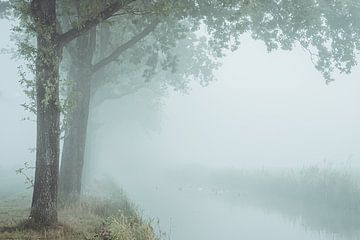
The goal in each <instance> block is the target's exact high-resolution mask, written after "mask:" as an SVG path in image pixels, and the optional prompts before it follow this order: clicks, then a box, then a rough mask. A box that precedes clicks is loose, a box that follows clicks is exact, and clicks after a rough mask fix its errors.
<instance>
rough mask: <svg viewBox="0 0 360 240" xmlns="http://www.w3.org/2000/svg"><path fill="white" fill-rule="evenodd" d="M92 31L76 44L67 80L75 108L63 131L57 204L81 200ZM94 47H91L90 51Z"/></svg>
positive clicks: (80, 38) (89, 87) (93, 32)
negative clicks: (69, 78) (58, 201)
mask: <svg viewBox="0 0 360 240" xmlns="http://www.w3.org/2000/svg"><path fill="white" fill-rule="evenodd" d="M94 34H95V29H94V30H92V31H91V32H90V33H88V34H85V35H84V36H81V37H79V39H78V40H77V49H78V50H77V51H78V52H77V56H78V59H73V61H72V62H73V65H72V69H71V71H70V77H71V80H72V81H73V89H72V91H73V93H74V95H75V104H74V106H73V108H72V109H71V111H70V115H69V116H67V117H68V125H67V127H66V130H65V138H64V145H63V151H62V156H61V169H60V193H59V194H60V200H61V201H63V202H64V203H68V202H71V201H76V200H78V199H79V197H80V193H81V183H82V181H81V180H82V172H83V165H84V155H85V144H86V134H87V125H88V117H89V102H90V94H91V92H90V91H91V74H90V70H91V69H90V68H91V66H92V65H91V63H92V57H93V53H94V50H93V47H94V44H95V43H94V41H95V39H94ZM92 46H93V47H92Z"/></svg>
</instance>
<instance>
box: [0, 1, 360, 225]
mask: <svg viewBox="0 0 360 240" xmlns="http://www.w3.org/2000/svg"><path fill="white" fill-rule="evenodd" d="M10 2H11V3H12V6H13V7H12V9H14V10H15V12H14V13H15V14H16V16H17V17H18V18H19V19H20V20H21V21H20V25H19V27H20V30H21V29H22V30H24V31H23V33H25V35H26V36H27V38H35V39H36V42H37V44H36V45H35V46H34V45H32V44H30V45H29V44H24V43H21V44H20V47H21V48H20V53H22V54H25V57H26V58H27V59H28V60H32V57H33V58H34V62H35V64H34V67H33V68H34V74H35V84H34V86H35V91H33V92H34V93H35V97H36V111H37V150H36V173H35V186H34V195H33V201H32V208H31V216H32V219H33V220H34V222H35V223H39V224H42V225H51V224H55V223H56V219H57V217H56V205H57V200H56V198H57V181H58V165H59V136H60V127H59V124H60V110H61V109H60V104H59V102H60V100H59V66H60V63H61V60H62V53H63V48H64V46H65V45H67V44H69V42H71V41H72V40H74V39H76V38H77V37H79V36H80V35H83V34H87V33H88V32H89V31H90V30H91V29H92V28H94V27H95V26H97V25H98V24H99V23H101V22H103V21H104V20H106V19H109V18H110V17H114V15H126V14H128V15H132V14H140V15H144V14H145V15H148V14H153V15H156V16H157V17H158V18H159V19H162V18H165V17H166V18H167V19H173V20H184V19H191V23H192V29H193V31H197V30H199V29H200V28H201V26H204V28H205V30H206V32H207V35H208V41H207V43H208V44H209V46H211V47H212V51H213V52H214V53H216V56H218V57H221V56H223V55H224V50H225V49H236V48H237V47H238V45H239V43H240V36H241V34H242V33H244V32H249V33H250V34H251V35H252V37H253V38H254V39H259V40H262V41H264V42H265V44H266V45H267V47H268V49H269V50H273V49H277V48H282V49H287V50H291V49H292V48H293V47H294V46H295V45H296V44H299V45H300V46H302V47H303V48H304V49H306V50H307V51H309V53H310V55H311V56H312V58H313V61H314V64H315V66H316V67H317V69H318V70H319V71H321V72H322V74H323V76H324V77H325V78H326V79H327V80H328V81H330V80H332V79H333V78H332V75H331V73H332V72H333V71H334V70H339V71H340V72H345V73H348V72H350V70H351V68H352V67H353V66H354V65H355V64H356V53H357V52H358V51H359V50H360V11H359V9H360V6H359V3H358V1H355V0H341V1H340V0H325V1H318V0H306V1H304V0H280V1H279V0H256V1H255V0H241V1H239V0H195V1H188V0H179V1H173V0H160V1H145V0H102V1H100V0H89V1H86V3H87V12H86V14H84V15H83V16H84V17H83V18H82V19H81V20H80V21H76V22H74V24H73V25H71V26H69V27H68V28H65V29H63V31H61V30H60V29H62V28H61V27H60V26H59V23H60V22H61V19H60V18H59V13H60V12H61V11H58V10H59V9H58V8H59V6H60V5H61V4H64V5H66V4H71V3H72V2H73V1H70V0H31V1H28V0H11V1H10ZM69 6H70V5H69ZM2 12H3V11H2ZM61 13H62V12H61ZM162 34H163V36H165V35H166V34H167V33H166V31H165V32H162ZM25 39H26V38H25ZM28 52H30V53H31V54H30V55H29V54H28ZM148 73H149V74H151V72H148ZM30 93H31V91H30Z"/></svg>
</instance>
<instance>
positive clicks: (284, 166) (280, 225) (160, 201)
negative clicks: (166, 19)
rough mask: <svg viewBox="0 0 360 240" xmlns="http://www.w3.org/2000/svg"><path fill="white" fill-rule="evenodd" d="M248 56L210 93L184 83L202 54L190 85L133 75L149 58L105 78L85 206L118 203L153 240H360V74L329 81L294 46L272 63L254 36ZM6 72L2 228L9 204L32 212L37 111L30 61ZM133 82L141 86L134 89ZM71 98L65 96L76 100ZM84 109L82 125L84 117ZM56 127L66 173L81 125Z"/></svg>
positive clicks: (6, 33) (2, 39) (159, 75)
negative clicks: (22, 69)
mask: <svg viewBox="0 0 360 240" xmlns="http://www.w3.org/2000/svg"><path fill="white" fill-rule="evenodd" d="M13 24H14V22H11V21H10V20H6V19H2V20H0V29H1V31H2V34H1V36H0V46H1V47H2V48H4V49H7V50H9V49H12V48H16V45H15V40H14V38H13V37H11V36H12V33H11V31H10V28H11V25H13ZM131 24H133V23H131ZM109 31H110V30H109ZM164 32H165V31H164ZM168 34H171V33H168ZM159 35H160V34H159ZM199 35H200V33H199V31H198V32H196V33H195V34H193V35H191V34H189V36H191V37H188V38H189V39H192V38H197V37H199ZM156 37H159V36H157V35H156V36H154V37H153V38H154V39H155V42H156V40H157V38H156ZM114 38H115V39H116V36H115V37H114ZM159 38H161V36H160V37H159ZM199 38H200V37H199ZM151 40H153V39H151ZM112 41H114V40H113V39H112ZM179 42H180V43H179V45H180V46H181V44H184V45H186V44H185V43H182V42H181V41H180V40H179ZM199 42H201V41H200V40H199ZM240 42H241V44H240V45H239V46H238V49H237V50H235V51H230V50H229V49H226V50H224V53H225V54H224V56H223V57H221V58H219V59H218V61H219V62H218V63H219V65H218V68H217V69H211V70H213V71H214V72H213V75H214V78H213V79H212V78H211V79H210V76H209V80H208V81H205V82H204V81H202V80H199V79H200V78H202V77H204V76H203V75H205V77H204V78H205V79H206V73H207V71H208V69H203V70H201V71H202V73H196V74H197V75H196V74H195V73H194V74H192V75H191V74H190V73H189V76H187V72H189V71H190V69H192V68H191V67H192V66H191V65H194V67H195V68H197V67H199V66H203V65H202V64H199V66H198V65H196V64H198V62H195V61H194V62H192V60H193V59H194V56H195V53H194V56H192V55H191V54H190V53H188V52H187V53H186V54H185V55H187V56H189V57H184V58H181V57H179V59H180V60H178V62H179V63H180V64H179V65H180V67H179V69H177V70H178V71H180V72H181V71H183V72H185V73H184V74H183V73H179V75H176V76H175V77H174V80H170V79H171V78H172V75H171V74H174V73H173V72H172V73H171V71H169V72H167V71H168V69H167V68H164V69H165V70H164V69H162V68H160V67H158V66H156V67H154V66H152V65H151V64H150V65H146V64H143V65H146V66H147V67H149V69H152V68H153V69H155V70H154V74H153V75H150V77H149V79H146V76H145V74H143V72H144V73H146V71H147V69H146V68H145V70H144V69H143V68H142V67H138V65H136V64H139V63H140V64H142V62H141V61H140V60H139V61H138V60H137V58H140V57H139V56H140V55H141V53H142V52H141V51H148V50H147V49H148V48H146V47H147V46H144V47H138V48H135V50H133V51H132V52H131V51H129V53H127V54H128V55H125V57H124V59H121V60H119V63H113V65H109V66H110V67H109V69H111V70H112V72H110V71H109V74H108V75H109V76H106V77H103V78H104V79H105V78H106V79H110V78H111V77H113V79H110V80H109V81H108V82H107V83H106V85H104V86H100V87H98V89H96V91H95V90H94V91H93V92H91V94H92V95H91V99H90V100H89V102H90V103H89V106H90V107H89V113H88V114H89V116H88V119H86V120H87V123H86V126H85V129H87V133H86V134H85V136H86V137H85V140H84V146H85V147H84V149H85V150H84V157H83V158H84V163H83V166H82V165H81V166H82V167H83V172H82V176H81V175H80V177H78V178H80V180H79V181H80V188H81V191H80V190H79V194H80V192H81V196H87V195H88V194H89V195H94V196H97V197H99V198H102V197H104V196H105V195H106V194H107V195H111V196H112V194H113V193H114V192H117V191H118V190H119V189H121V190H120V191H121V192H123V193H124V194H125V195H126V196H127V197H128V198H129V199H130V201H131V202H133V203H134V205H135V208H136V209H137V211H139V213H140V215H141V216H143V217H144V218H145V219H150V220H149V222H150V224H151V226H153V229H155V231H156V235H157V238H156V239H171V240H180V239H198V240H212V239H214V240H215V239H229V240H230V239H249V240H260V239H279V240H282V239H284V240H285V239H294V240H296V239H299V240H300V239H301V240H304V239H309V240H320V239H336V240H338V239H339V240H340V239H344V240H348V239H349V240H350V239H360V218H359V216H360V215H359V214H358V213H359V212H360V208H359V207H360V204H359V201H360V175H359V171H360V148H359V146H360V123H359V119H360V94H359V93H360V82H359V79H360V69H359V67H358V66H357V65H355V66H354V67H353V68H352V69H351V72H350V73H349V74H340V73H339V72H337V71H334V73H333V76H332V77H333V78H334V81H327V80H328V79H325V78H324V75H326V74H324V73H323V72H322V71H321V70H319V69H317V68H316V67H314V61H312V59H311V56H310V54H309V51H307V50H306V49H304V48H303V47H302V46H301V44H299V43H298V42H297V43H295V44H294V48H293V49H292V50H291V51H288V50H281V49H277V50H274V51H268V50H269V47H268V46H267V45H266V44H264V42H263V41H261V39H260V40H259V39H258V40H254V37H253V36H252V35H251V34H247V33H245V34H243V35H241V38H240ZM143 44H144V45H146V44H145V43H143ZM98 45H101V44H98ZM109 45H111V44H109ZM199 45H201V44H199ZM76 46H77V45H76ZM149 46H150V45H149ZM196 46H198V45H196ZM144 49H145V50H144ZM187 49H188V51H192V50H191V49H190V50H189V48H187ZM204 49H205V50H206V49H207V48H204ZM150 50H153V49H150ZM205 50H204V51H205ZM172 51H173V52H175V53H176V54H177V53H181V51H182V48H181V47H179V48H175V50H172ZM184 51H185V50H184ZM209 51H210V50H209ZM69 52H70V51H69ZM199 52H200V50H199ZM205 52H206V51H205ZM201 53H202V52H201ZM164 55H165V54H164ZM94 56H95V57H94V58H95V59H96V58H100V57H99V56H101V54H100V53H99V54H97V55H96V54H95V55H94ZM159 56H160V57H159V58H161V57H163V55H159ZM63 58H64V59H65V60H66V61H69V62H70V63H67V62H66V61H65V60H64V62H66V64H63V65H64V66H63V65H61V68H60V73H61V74H62V72H65V73H69V74H71V71H72V70H71V66H72V63H71V61H70V60H68V58H69V59H71V52H70V53H68V52H65V53H64V56H63ZM128 58H129V59H130V58H135V60H131V59H130V60H128ZM144 58H145V57H144ZM213 58H214V56H212V55H211V56H210V57H208V59H210V60H209V62H212V61H214V62H215V60H214V59H213ZM149 59H151V56H150V57H149ZM191 59H192V60H191ZM356 60H357V61H359V60H360V58H359V56H358V55H356ZM127 61H128V62H127ZM0 62H1V64H2V68H1V77H2V81H1V84H0V110H1V118H0V146H1V151H0V159H1V161H0V181H1V184H0V227H1V224H2V223H3V222H6V221H4V220H3V217H8V216H7V215H6V214H8V210H7V208H6V211H5V210H4V209H5V206H7V205H6V204H5V203H6V202H11V201H12V200H11V199H13V198H24V199H25V200H26V201H30V198H31V192H32V189H33V187H34V185H33V184H34V183H33V182H31V181H30V183H31V184H30V185H32V186H29V179H34V177H35V171H34V167H35V165H36V154H35V153H36V139H37V131H36V126H37V125H36V115H35V114H33V113H31V112H29V111H28V110H26V109H25V108H24V107H23V106H22V104H24V103H26V102H29V98H28V96H26V94H25V93H24V86H22V85H21V83H20V81H21V80H20V76H19V68H18V66H22V65H25V64H26V61H24V60H23V59H21V58H20V59H16V58H14V57H13V56H12V54H10V53H6V52H5V53H3V54H1V55H0ZM94 62H96V61H94ZM200 62H201V61H200ZM135 63H136V64H135ZM115 64H119V65H120V66H121V64H122V65H126V66H127V67H123V68H122V67H118V66H117V65H115ZM209 64H210V63H209ZM188 65H190V66H188ZM315 65H316V64H315ZM181 66H184V67H183V68H182V67H181ZM169 68H171V67H169ZM199 68H200V67H199ZM214 68H215V67H214ZM26 71H28V70H26ZM191 71H193V70H191ZM199 71H200V70H199ZM174 72H175V71H174ZM194 72H195V71H194ZM27 73H28V74H29V75H31V73H30V71H28V72H27ZM65 73H64V74H63V75H61V74H60V75H61V77H60V79H61V78H62V77H63V78H64V79H65V78H67V77H68V75H67V74H65ZM97 74H99V73H97ZM117 75H119V77H116V76H117ZM209 75H210V74H209ZM184 76H185V77H184ZM196 76H198V78H199V79H197V78H196ZM94 78H95V79H101V78H102V77H101V75H100V74H99V76H98V75H95V77H94ZM183 78H184V79H185V80H184V81H181V80H178V79H183ZM114 79H115V80H114ZM119 79H120V80H119ZM144 79H145V80H144ZM189 79H191V80H189ZM193 79H195V80H193ZM116 81H118V82H119V84H117V83H116ZM126 81H128V82H126ZM64 82H66V81H65V80H64ZM129 82H130V83H131V82H135V83H138V84H137V85H135V87H134V89H131V86H130V87H129V86H128V85H130V84H129ZM143 83H145V84H146V85H144V86H145V87H142V85H141V84H143ZM138 85H139V86H140V87H139V88H137V86H138ZM64 86H65V87H64V89H65V90H64V91H63V92H61V91H60V96H66V97H68V96H71V90H69V89H71V87H68V85H66V84H64ZM127 88H129V89H130V90H129V91H128V92H125V93H122V92H121V91H120V90H121V89H127ZM119 89H120V90H119ZM111 94H112V95H114V96H115V95H116V97H113V96H112V95H111ZM66 97H64V98H66ZM60 99H61V101H63V100H62V99H63V98H62V97H60ZM70 102H71V101H70ZM65 104H66V101H64V105H65ZM70 109H71V108H70ZM79 109H80V110H79V112H76V111H77V110H75V111H73V113H74V112H75V113H78V115H79V116H80V115H82V114H83V112H82V111H81V110H83V109H82V108H81V107H80V108H79ZM61 114H62V115H63V116H62V117H61V121H63V122H64V123H63V124H64V129H65V130H64V129H62V132H61V138H60V148H59V152H60V153H61V152H62V153H61V154H60V156H62V157H63V158H61V157H60V159H62V160H61V161H60V165H61V164H63V161H64V160H63V159H64V156H66V154H65V153H66V152H65V153H64V151H63V150H64V149H66V145H65V143H64V142H65V141H66V139H67V138H70V137H69V136H72V135H71V134H69V133H68V132H67V131H70V130H69V129H72V128H71V127H68V128H67V125H66V124H67V122H66V120H67V115H66V114H69V115H70V116H71V114H72V112H71V110H70V111H68V112H65V113H63V112H61ZM69 119H71V118H69ZM69 122H70V123H71V120H70V121H69ZM74 126H77V127H74V129H78V128H79V126H81V124H80V125H74ZM85 131H86V130H85ZM80 133H81V132H80V131H79V133H77V132H76V133H74V136H75V137H74V139H75V140H76V136H77V135H78V134H80ZM75 140H72V142H71V144H72V145H73V146H74V147H73V148H75V149H77V148H78V147H79V146H80V145H81V144H80V145H76V144H77V143H76V141H75ZM71 144H70V145H71ZM69 149H71V147H70V148H69ZM80 155H81V154H80ZM81 156H82V155H81ZM24 164H25V165H24ZM24 166H25V167H24ZM27 166H31V167H27ZM76 167H77V165H73V166H72V167H69V169H72V168H74V169H75V168H76ZM19 169H22V170H21V171H20V172H19ZM61 171H63V169H62V168H61V167H60V187H59V192H61V191H62V186H61V184H62V182H61ZM24 173H25V175H24ZM28 178H29V179H28ZM81 181H82V182H81ZM59 195H61V193H59ZM2 205H3V206H2ZM2 210H4V211H2ZM26 210H29V209H28V208H26ZM5 212H6V213H5ZM2 215H4V216H2ZM60 216H62V215H61V214H60ZM1 233H2V231H0V239H2V238H1V237H2V236H1ZM34 236H35V235H34ZM104 239H105V238H104ZM111 239H118V238H111ZM119 239H120V238H119ZM146 239H148V238H146ZM154 239H155V238H154Z"/></svg>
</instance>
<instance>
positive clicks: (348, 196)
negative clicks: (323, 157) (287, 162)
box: [215, 167, 360, 238]
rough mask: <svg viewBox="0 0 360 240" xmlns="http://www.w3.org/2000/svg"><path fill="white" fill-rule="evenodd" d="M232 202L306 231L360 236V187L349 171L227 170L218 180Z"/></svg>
mask: <svg viewBox="0 0 360 240" xmlns="http://www.w3.org/2000/svg"><path fill="white" fill-rule="evenodd" d="M215 179H216V180H215V181H216V184H217V186H221V187H222V188H224V189H226V190H227V191H226V192H227V193H228V195H227V196H228V197H229V199H230V200H231V201H241V202H243V203H246V204H248V205H253V206H255V207H258V208H261V209H263V210H265V211H267V212H269V211H270V212H273V213H278V214H281V215H282V216H283V217H285V218H286V219H289V220H291V221H293V222H295V223H300V224H301V225H303V226H304V227H306V229H309V230H313V231H318V232H325V233H330V234H335V235H338V236H343V237H346V238H351V237H354V236H359V234H360V217H359V216H360V185H359V183H360V182H359V181H358V178H357V177H356V176H354V175H353V174H351V173H350V172H349V171H341V170H336V169H332V168H320V167H309V168H303V169H301V170H291V171H266V170H261V171H252V172H251V171H235V170H233V171H230V172H229V171H227V172H226V173H224V172H223V173H221V174H219V175H217V176H216V178H215Z"/></svg>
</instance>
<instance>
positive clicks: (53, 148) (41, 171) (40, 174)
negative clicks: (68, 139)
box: [30, 0, 61, 226]
mask: <svg viewBox="0 0 360 240" xmlns="http://www.w3.org/2000/svg"><path fill="white" fill-rule="evenodd" d="M31 4H32V5H31V7H32V13H33V17H34V21H35V24H36V31H37V58H36V66H35V68H36V103H37V139H36V141H37V142H36V170H35V181H34V192H33V198H32V204H31V213H30V217H31V219H32V221H33V223H34V224H36V225H39V226H49V225H54V224H56V223H57V190H58V172H59V139H60V107H59V63H60V60H61V47H60V46H59V45H58V43H57V33H56V12H55V0H34V1H32V2H31Z"/></svg>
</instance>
